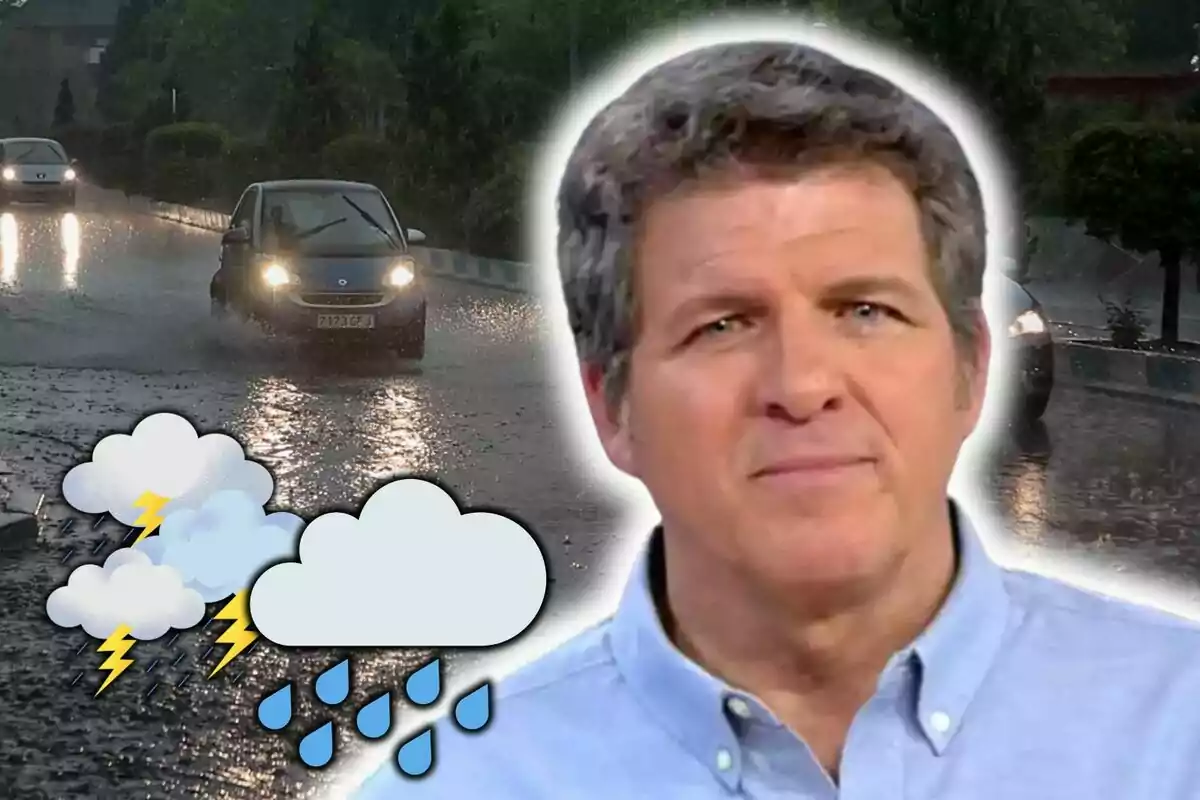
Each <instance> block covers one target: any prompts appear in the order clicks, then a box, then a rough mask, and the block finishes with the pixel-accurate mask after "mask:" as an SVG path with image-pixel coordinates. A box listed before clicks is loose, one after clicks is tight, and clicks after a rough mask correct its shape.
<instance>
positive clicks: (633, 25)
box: [61, 0, 1200, 264]
mask: <svg viewBox="0 0 1200 800" xmlns="http://www.w3.org/2000/svg"><path fill="white" fill-rule="evenodd" d="M779 5H782V6H784V7H787V8H790V9H793V10H798V11H804V12H808V13H813V14H817V15H820V16H822V17H824V18H827V19H829V20H830V21H831V22H835V23H837V24H839V25H841V26H845V27H849V28H852V29H856V30H860V31H864V32H867V33H870V34H872V35H874V36H878V37H881V38H883V39H885V40H887V41H890V42H892V43H895V44H896V45H898V46H900V47H902V48H905V49H907V50H908V51H911V52H912V53H914V54H915V55H917V56H919V57H920V58H922V59H924V60H926V61H929V62H932V63H933V64H935V65H937V66H938V67H940V68H941V69H942V70H944V71H945V72H946V73H947V74H948V75H949V76H950V77H951V78H952V79H953V80H954V81H955V82H956V83H957V84H958V85H959V86H961V87H962V88H963V89H964V90H965V91H966V93H967V94H968V95H969V96H970V97H972V98H973V99H974V100H975V101H976V103H977V104H978V105H979V107H980V108H981V110H982V111H983V112H984V113H985V114H986V115H987V116H988V117H989V118H990V121H991V122H992V124H993V125H994V127H995V129H996V130H997V131H999V132H1000V134H1001V136H1000V140H1001V142H1002V143H1003V146H1004V147H1005V150H1006V155H1007V157H1008V159H1009V162H1010V163H1011V164H1012V165H1013V167H1014V169H1015V171H1016V175H1017V176H1018V185H1019V187H1020V189H1021V200H1022V203H1023V210H1024V211H1025V213H1027V214H1029V213H1035V212H1036V213H1055V214H1063V213H1066V214H1070V215H1074V216H1078V217H1080V218H1083V219H1089V220H1092V221H1093V222H1094V223H1095V224H1094V225H1093V228H1094V230H1095V231H1096V232H1097V233H1100V234H1102V235H1105V236H1115V237H1119V236H1120V234H1121V233H1122V232H1124V233H1126V234H1130V233H1131V231H1122V230H1120V228H1121V225H1120V224H1114V222H1113V214H1112V213H1110V212H1111V210H1112V209H1111V207H1110V206H1112V207H1115V206H1116V205H1119V204H1121V203H1123V202H1126V201H1127V198H1125V200H1120V201H1119V200H1118V199H1117V198H1114V197H1113V196H1112V191H1114V190H1115V189H1116V188H1117V187H1118V186H1119V187H1120V190H1121V191H1128V190H1130V189H1131V184H1130V182H1129V180H1126V181H1125V182H1124V183H1122V182H1121V181H1117V180H1115V179H1107V178H1106V179H1104V180H1103V181H1097V180H1095V179H1094V177H1095V174H1096V173H1095V171H1096V170H1097V169H1099V170H1100V172H1102V173H1104V174H1108V173H1109V172H1112V170H1118V171H1119V170H1120V169H1125V170H1126V171H1128V170H1129V169H1134V168H1136V166H1137V165H1136V164H1134V163H1133V161H1135V160H1136V159H1135V158H1134V156H1133V155H1130V153H1132V152H1133V151H1132V150H1130V149H1129V148H1128V147H1124V149H1122V147H1123V146H1118V145H1115V144H1112V142H1114V141H1115V140H1116V138H1119V137H1120V136H1122V135H1128V136H1131V137H1135V139H1136V142H1138V143H1140V144H1142V145H1145V144H1146V143H1148V142H1149V143H1152V144H1153V146H1155V147H1158V148H1160V149H1161V148H1170V147H1174V146H1176V145H1175V144H1172V143H1179V144H1178V146H1179V147H1190V142H1191V139H1188V137H1187V136H1185V135H1183V134H1179V135H1176V134H1174V133H1169V132H1168V133H1163V132H1161V131H1160V132H1159V133H1158V134H1149V133H1146V132H1145V131H1140V130H1137V131H1135V130H1133V129H1132V128H1131V127H1130V126H1136V125H1139V124H1143V125H1144V124H1151V123H1147V122H1146V117H1147V111H1146V109H1145V108H1144V107H1142V106H1139V105H1137V104H1135V103H1131V102H1127V101H1122V100H1112V101H1102V102H1098V101H1095V100H1089V101H1073V100H1070V99H1067V100H1055V99H1051V98H1048V97H1047V95H1046V91H1045V82H1046V79H1047V77H1048V76H1050V75H1052V74H1055V73H1064V72H1101V71H1131V70H1135V69H1136V70H1141V71H1146V70H1151V71H1159V72H1168V71H1174V72H1186V71H1188V70H1190V69H1192V65H1191V61H1190V60H1191V58H1192V55H1193V54H1194V53H1196V52H1197V50H1200V47H1198V46H1197V41H1196V39H1197V37H1196V31H1195V30H1194V29H1193V25H1192V23H1193V22H1195V21H1200V0H1057V1H1056V2H1054V3H1046V2H1044V0H973V1H972V2H970V3H964V2H961V0H812V2H803V1H802V0H792V1H791V2H786V1H785V2H783V3H773V4H771V7H772V8H774V7H777V6H779ZM762 8H764V6H763V4H761V3H748V2H744V1H742V2H739V0H605V2H600V0H566V1H565V2H562V3H546V2H545V0H407V2H404V3H397V2H394V0H338V2H333V1H332V0H275V2H272V3H248V2H245V1H244V0H130V1H129V2H128V3H127V5H126V6H125V7H124V8H123V9H122V10H121V12H120V17H119V19H118V23H117V30H116V33H115V35H114V38H113V40H112V41H111V43H110V44H109V47H108V50H107V52H106V53H105V56H104V59H103V62H102V64H101V68H100V77H99V85H98V94H97V107H98V110H99V113H100V116H101V124H100V125H99V126H96V125H94V124H92V125H86V126H85V125H78V124H73V125H70V126H61V127H63V128H64V130H63V131H62V137H63V139H64V142H65V143H67V144H68V146H70V147H72V149H74V150H76V151H77V152H78V153H79V156H80V158H81V160H82V161H83V163H84V165H85V168H87V169H88V171H89V173H91V174H94V175H97V176H98V177H100V178H101V180H102V181H103V182H108V183H110V184H114V185H120V186H123V187H125V188H126V189H128V190H130V191H140V192H145V193H149V194H154V195H155V196H158V197H160V198H162V199H173V200H178V201H180V202H202V201H203V202H208V203H215V204H217V205H218V206H221V207H223V208H226V209H227V208H228V207H230V204H231V203H232V201H233V200H234V199H235V195H236V193H237V192H238V191H239V190H240V189H241V188H242V186H243V185H244V184H245V183H247V182H249V181H251V180H257V179H265V178H271V177H285V176H295V175H301V174H304V175H317V176H321V175H327V176H331V177H346V178H351V179H361V180H369V181H371V182H373V183H376V184H378V185H380V186H381V187H382V188H384V190H385V191H386V192H387V193H388V195H389V197H390V198H391V199H392V201H393V203H394V205H395V206H396V207H397V210H398V211H399V213H401V214H402V215H404V217H405V220H406V224H412V225H415V226H417V227H420V228H422V229H423V230H426V231H428V232H429V233H430V234H431V238H432V239H433V242H434V243H435V244H436V245H438V246H444V247H450V248H460V249H467V250H471V251H473V252H476V253H479V254H482V255H492V256H498V257H506V258H520V257H521V253H520V241H521V237H520V229H519V215H520V212H521V208H522V206H523V204H522V202H521V200H522V197H523V192H524V185H525V181H526V179H527V169H526V167H527V165H528V163H529V154H530V152H531V148H532V147H534V146H535V145H536V143H537V140H538V137H539V134H540V133H541V132H542V130H543V129H544V126H545V124H546V123H547V121H548V120H549V118H550V116H551V115H552V114H553V113H554V112H555V111H556V110H557V109H558V107H559V106H560V104H561V102H562V101H563V99H564V98H565V97H566V96H567V94H568V93H569V91H570V89H571V87H572V85H573V84H574V83H575V82H577V81H579V80H581V79H582V78H583V77H584V76H586V75H588V74H589V73H590V72H591V71H592V70H594V69H595V68H597V67H598V66H600V65H601V64H603V63H604V62H605V61H606V60H607V59H608V58H609V57H611V55H612V54H613V53H614V52H616V51H617V50H619V48H621V47H622V46H623V45H624V44H625V43H626V42H627V41H629V39H630V38H631V37H633V36H634V35H637V34H640V33H642V32H644V31H646V30H648V29H651V28H653V27H654V26H657V25H660V24H665V23H669V22H672V21H676V20H681V19H689V18H696V17H702V16H703V15H705V14H709V13H714V12H728V11H737V10H742V9H751V10H757V9H762ZM1191 108H1196V109H1200V103H1194V102H1192V103H1189V102H1181V103H1177V104H1175V105H1172V106H1170V107H1168V108H1166V109H1165V110H1163V109H1162V108H1156V113H1159V117H1160V121H1159V122H1156V123H1152V124H1154V125H1158V126H1159V127H1161V126H1163V125H1166V126H1168V127H1170V126H1178V125H1180V124H1183V123H1186V122H1188V121H1189V120H1190V119H1191V114H1192V112H1191V111H1190V110H1189V109H1191ZM1097 126H1099V127H1097ZM1092 129H1096V130H1103V131H1104V132H1105V133H1104V134H1103V136H1106V137H1107V138H1106V139H1103V141H1105V142H1108V144H1107V145H1105V146H1100V145H1098V144H1096V142H1097V141H1099V140H1098V139H1096V138H1095V136H1100V134H1094V136H1093V138H1092V139H1088V140H1087V142H1089V144H1086V146H1084V149H1080V144H1079V142H1080V137H1082V136H1084V135H1085V134H1087V133H1088V132H1089V131H1091V130H1092ZM1171 130H1174V128H1171ZM1103 136H1102V137H1101V138H1103ZM1114 137H1115V138H1114ZM68 138H69V139H70V141H69V142H68V141H67V139H68ZM1131 141H1132V140H1131ZM1089 148H1090V149H1089ZM89 151H90V152H89ZM92 153H94V155H92ZM1115 154H1120V155H1115ZM1105 158H1107V159H1109V160H1108V161H1104V159H1105ZM1113 159H1124V161H1122V162H1121V164H1123V166H1121V164H1117V163H1116V161H1113ZM1162 161H1163V159H1161V158H1160V159H1159V162H1162ZM1156 163H1158V162H1156ZM1114 165H1115V166H1114ZM1089 170H1090V171H1091V172H1090V173H1089V172H1088V171H1089ZM1106 170H1107V172H1105V171H1106ZM100 173H107V174H104V175H101V174H100ZM1135 179H1136V176H1132V177H1130V180H1135ZM1106 192H1107V194H1106ZM1184 194H1186V193H1184ZM1192 194H1197V193H1195V192H1193V193H1192ZM1105 203H1108V206H1106V205H1105ZM1190 218H1191V219H1197V218H1200V217H1198V216H1197V215H1195V214H1192V215H1190ZM1153 227H1154V226H1153V224H1152V222H1149V223H1148V222H1147V221H1146V220H1142V221H1140V222H1139V227H1138V229H1137V231H1136V232H1132V233H1134V234H1135V235H1133V239H1136V242H1135V244H1134V245H1133V246H1134V247H1135V248H1136V249H1139V250H1143V251H1145V250H1155V251H1160V252H1162V253H1163V254H1164V259H1163V260H1164V263H1165V264H1167V263H1168V262H1169V261H1170V256H1171V254H1173V253H1174V252H1175V251H1176V250H1179V251H1181V252H1183V253H1187V252H1190V247H1191V241H1190V239H1189V238H1188V237H1189V236H1190V233H1188V232H1186V231H1183V232H1181V231H1168V232H1167V233H1168V234H1169V235H1168V236H1167V238H1169V239H1171V240H1172V241H1171V243H1168V244H1167V245H1165V249H1164V248H1163V247H1160V246H1159V238H1162V237H1158V238H1156V236H1157V233H1155V232H1152V231H1150V228H1153Z"/></svg>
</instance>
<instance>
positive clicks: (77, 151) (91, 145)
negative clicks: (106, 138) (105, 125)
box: [50, 122, 100, 162]
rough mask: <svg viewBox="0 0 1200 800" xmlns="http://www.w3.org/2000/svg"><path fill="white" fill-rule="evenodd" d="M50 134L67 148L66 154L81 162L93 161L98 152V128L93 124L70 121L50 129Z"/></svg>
mask: <svg viewBox="0 0 1200 800" xmlns="http://www.w3.org/2000/svg"><path fill="white" fill-rule="evenodd" d="M50 135H51V136H52V137H54V138H55V139H57V140H58V141H59V142H60V143H61V144H62V146H63V147H65V148H66V149H67V155H69V156H70V157H71V158H77V159H79V160H80V161H81V162H84V161H95V160H96V159H97V158H98V157H99V155H100V153H99V150H100V129H99V127H97V126H94V125H85V124H82V123H78V122H76V123H72V124H70V125H63V126H61V127H57V128H55V129H54V130H53V131H51V133H50Z"/></svg>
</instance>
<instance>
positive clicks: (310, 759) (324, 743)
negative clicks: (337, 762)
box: [300, 722, 333, 768]
mask: <svg viewBox="0 0 1200 800" xmlns="http://www.w3.org/2000/svg"><path fill="white" fill-rule="evenodd" d="M332 758H333V723H332V722H326V723H325V724H324V725H322V726H321V727H319V728H317V729H316V730H314V731H313V732H312V733H310V734H308V735H307V736H305V737H304V738H303V739H301V740H300V760H301V761H303V762H304V763H305V764H306V765H308V766H310V767H314V768H319V767H323V766H325V765H326V764H328V763H329V762H330V760H331V759H332Z"/></svg>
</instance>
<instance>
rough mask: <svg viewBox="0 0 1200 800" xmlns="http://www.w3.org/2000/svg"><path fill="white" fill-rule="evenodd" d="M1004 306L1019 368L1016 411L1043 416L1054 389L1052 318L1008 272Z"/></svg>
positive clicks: (1029, 418)
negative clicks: (1008, 317) (1007, 312)
mask: <svg viewBox="0 0 1200 800" xmlns="http://www.w3.org/2000/svg"><path fill="white" fill-rule="evenodd" d="M1001 284H1002V285H1003V288H1004V302H1005V307H1006V308H1007V309H1008V310H1009V314H1010V315H1011V319H1010V321H1009V324H1008V335H1009V337H1010V339H1011V340H1012V341H1013V343H1014V344H1015V345H1016V348H1015V350H1014V356H1015V357H1016V366H1017V370H1018V376H1017V383H1016V384H1015V386H1014V389H1015V390H1016V402H1017V409H1016V410H1017V411H1018V413H1019V414H1020V416H1021V418H1022V419H1023V420H1025V421H1029V422H1031V421H1035V420H1038V419H1041V417H1042V415H1043V414H1044V413H1045V412H1046V406H1047V405H1049V403H1050V394H1051V392H1052V390H1053V389H1054V340H1053V337H1052V336H1051V333H1050V320H1049V319H1047V318H1046V314H1045V312H1044V311H1043V310H1042V306H1041V304H1040V303H1038V301H1037V299H1036V298H1035V297H1034V296H1033V295H1032V294H1030V293H1029V292H1028V290H1026V289H1025V287H1023V286H1022V285H1021V284H1019V283H1017V282H1016V281H1014V280H1012V279H1011V278H1009V277H1007V276H1005V277H1004V278H1003V280H1001Z"/></svg>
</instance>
